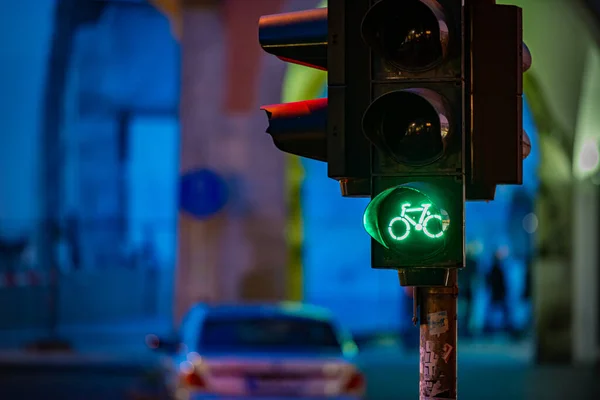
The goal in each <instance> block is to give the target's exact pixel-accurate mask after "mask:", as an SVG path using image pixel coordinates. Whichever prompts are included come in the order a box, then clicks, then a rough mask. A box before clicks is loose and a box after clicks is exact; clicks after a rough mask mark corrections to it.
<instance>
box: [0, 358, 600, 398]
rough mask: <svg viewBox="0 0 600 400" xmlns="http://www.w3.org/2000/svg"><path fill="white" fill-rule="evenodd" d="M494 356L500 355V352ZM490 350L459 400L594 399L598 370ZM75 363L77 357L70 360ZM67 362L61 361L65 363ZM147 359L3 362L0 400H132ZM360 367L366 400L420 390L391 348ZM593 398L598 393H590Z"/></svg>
mask: <svg viewBox="0 0 600 400" xmlns="http://www.w3.org/2000/svg"><path fill="white" fill-rule="evenodd" d="M498 351H501V348H499V350H498ZM510 352H511V351H510V348H509V349H505V351H504V352H503V353H501V354H500V353H499V354H495V355H494V354H492V352H491V351H488V354H486V355H485V357H482V356H481V354H482V350H481V349H478V354H480V355H479V358H483V359H484V360H483V361H478V360H477V357H475V353H474V352H473V353H471V354H470V353H469V350H468V349H465V354H464V355H463V356H462V358H461V360H462V361H461V363H460V368H461V369H460V371H459V376H460V378H459V394H460V399H461V400H471V399H472V400H478V399H486V400H487V399H490V400H495V399H498V400H500V399H511V400H520V399H523V400H525V399H528V400H529V399H534V400H537V399H557V400H559V399H578V400H586V399H590V400H591V399H597V398H598V395H597V393H598V392H599V391H600V382H599V381H598V379H597V377H598V371H597V370H593V369H589V368H588V369H575V368H566V367H543V368H533V367H528V366H526V365H525V364H524V362H523V361H522V360H519V359H518V357H513V356H511V355H510ZM74 358H75V359H76V358H77V357H75V356H74ZM65 359H68V357H67V358H64V357H63V360H65ZM151 359H152V358H148V357H147V356H143V357H137V358H135V359H130V360H129V361H128V362H126V363H121V364H118V363H116V361H115V359H112V358H107V357H104V359H102V358H101V359H98V358H97V357H96V358H95V361H94V362H92V363H91V364H90V365H87V366H85V364H86V361H85V360H84V359H83V358H82V357H79V360H78V361H77V360H75V361H73V359H71V361H68V362H64V361H63V362H62V366H60V367H56V366H54V367H50V366H48V365H49V364H45V365H46V366H44V364H40V363H39V362H38V363H37V365H38V366H37V367H36V366H33V365H36V364H34V363H31V362H29V363H27V364H24V363H21V364H20V365H21V366H20V367H19V366H17V367H15V362H14V361H13V362H12V365H11V363H6V362H5V363H3V364H2V366H0V398H1V399H3V400H4V399H7V400H8V399H10V400H13V399H14V400H21V399H24V400H29V399H49V400H53V399H61V400H84V399H85V400H96V399H98V400H100V399H111V400H113V399H114V400H120V399H130V398H132V397H128V393H130V392H131V390H132V389H133V388H134V387H135V386H136V384H137V385H138V387H139V382H140V380H141V379H142V378H143V377H144V376H148V375H147V374H148V366H149V365H155V364H153V362H151V361H149V360H151ZM361 364H362V366H363V370H364V372H365V373H366V375H367V379H368V390H367V392H368V393H367V399H369V400H390V399H414V398H416V397H417V394H418V391H417V386H418V364H417V359H416V355H414V354H413V355H411V356H408V355H403V354H402V352H401V351H399V350H398V349H395V348H393V347H390V348H380V349H377V350H372V351H365V352H364V354H363V356H362V361H361ZM594 393H596V394H594Z"/></svg>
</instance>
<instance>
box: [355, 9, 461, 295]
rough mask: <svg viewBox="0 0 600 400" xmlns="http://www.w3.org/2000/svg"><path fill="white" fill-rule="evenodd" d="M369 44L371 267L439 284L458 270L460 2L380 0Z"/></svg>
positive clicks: (407, 280)
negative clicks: (392, 270)
mask: <svg viewBox="0 0 600 400" xmlns="http://www.w3.org/2000/svg"><path fill="white" fill-rule="evenodd" d="M361 31H362V37H363V39H364V41H365V42H366V43H367V45H368V46H369V47H370V49H371V50H372V57H371V71H372V75H371V77H370V81H371V87H372V97H371V104H370V105H369V106H368V108H367V110H366V112H365V114H364V116H363V120H362V128H363V131H364V134H365V135H366V137H367V138H368V139H369V140H370V141H371V143H372V144H373V147H374V148H373V152H372V160H371V163H372V164H371V172H372V178H371V194H372V201H371V203H370V204H369V205H368V207H367V209H366V211H365V214H364V225H365V229H366V230H367V232H368V233H369V234H370V235H371V237H372V238H373V244H372V247H371V248H372V251H371V256H372V266H373V267H374V268H390V269H398V270H399V271H400V277H401V283H402V284H403V285H408V286H415V285H424V286H434V285H443V284H444V283H445V280H446V274H447V269H448V268H459V267H462V266H463V259H464V251H463V247H464V246H463V240H464V239H463V238H464V202H465V163H464V151H463V149H464V142H463V125H464V119H465V118H464V115H463V105H464V100H463V91H464V89H465V73H464V71H463V68H462V65H463V51H462V46H463V41H462V2H461V1H460V0H445V1H444V0H439V1H433V0H431V1H430V0H422V1H421V0H406V1H394V0H381V1H379V2H377V3H375V4H374V5H373V6H372V7H371V8H370V9H369V10H368V11H367V12H366V15H365V16H364V20H363V22H362V26H361Z"/></svg>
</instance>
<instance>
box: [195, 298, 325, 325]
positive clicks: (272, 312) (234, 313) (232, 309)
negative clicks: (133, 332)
mask: <svg viewBox="0 0 600 400" xmlns="http://www.w3.org/2000/svg"><path fill="white" fill-rule="evenodd" d="M192 309H196V310H198V311H199V312H202V313H203V314H205V316H206V317H211V318H213V317H216V318H220V317H223V318H226V317H240V318H242V317H263V318H264V317H267V318H269V317H289V318H306V319H313V320H318V321H323V322H332V320H333V315H332V314H331V312H330V311H329V310H327V309H325V308H322V307H318V306H313V305H309V304H303V303H296V302H280V303H242V304H207V303H197V304H195V305H194V306H193V307H192ZM190 311H192V310H190Z"/></svg>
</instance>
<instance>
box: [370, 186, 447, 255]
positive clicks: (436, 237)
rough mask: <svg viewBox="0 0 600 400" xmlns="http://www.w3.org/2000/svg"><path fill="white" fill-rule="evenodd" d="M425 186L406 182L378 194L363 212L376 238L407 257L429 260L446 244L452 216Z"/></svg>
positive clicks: (383, 244) (388, 247) (373, 236)
mask: <svg viewBox="0 0 600 400" xmlns="http://www.w3.org/2000/svg"><path fill="white" fill-rule="evenodd" d="M435 198H436V196H431V195H429V194H428V191H427V187H426V186H423V185H419V184H418V183H416V184H407V185H401V186H396V187H392V188H390V189H387V190H384V191H383V192H381V193H379V194H378V195H377V196H375V198H374V199H373V200H372V201H371V202H370V203H369V205H368V206H367V209H366V210H365V214H364V220H363V223H364V226H365V229H366V231H367V233H369V235H371V237H372V238H373V239H375V240H376V241H377V242H379V243H380V244H381V245H382V246H384V247H385V248H387V249H389V250H392V251H394V252H396V253H400V254H402V255H403V256H404V257H407V258H413V259H427V258H430V257H432V256H434V255H435V254H437V253H438V252H440V251H442V250H444V248H445V247H446V242H447V236H448V231H447V230H448V227H449V225H450V216H449V215H448V213H447V212H446V210H444V208H443V207H442V205H441V204H438V202H436V200H435Z"/></svg>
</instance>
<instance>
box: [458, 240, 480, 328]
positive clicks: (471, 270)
mask: <svg viewBox="0 0 600 400" xmlns="http://www.w3.org/2000/svg"><path fill="white" fill-rule="evenodd" d="M465 261H466V262H465V268H463V269H461V270H460V271H459V272H458V290H459V294H458V299H459V302H460V311H459V318H458V319H459V322H458V323H459V332H460V333H461V335H462V336H466V337H470V336H472V334H473V332H472V329H471V326H472V321H471V318H472V315H473V292H474V290H473V289H474V286H475V278H476V276H477V268H478V263H477V258H476V255H475V250H474V246H473V245H469V246H467V254H466V259H465Z"/></svg>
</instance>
